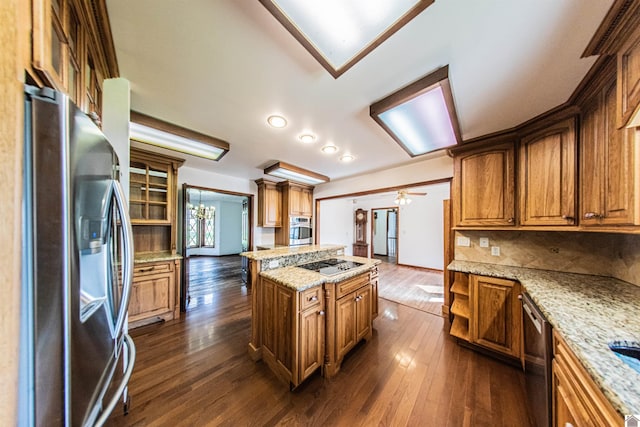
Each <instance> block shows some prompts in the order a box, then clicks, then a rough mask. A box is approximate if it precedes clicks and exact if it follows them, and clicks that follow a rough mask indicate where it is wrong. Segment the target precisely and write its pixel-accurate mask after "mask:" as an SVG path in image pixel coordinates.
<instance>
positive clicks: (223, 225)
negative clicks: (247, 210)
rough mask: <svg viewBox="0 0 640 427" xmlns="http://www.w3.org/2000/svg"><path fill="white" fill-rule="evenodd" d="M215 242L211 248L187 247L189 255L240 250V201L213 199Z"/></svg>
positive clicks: (236, 252)
mask: <svg viewBox="0 0 640 427" xmlns="http://www.w3.org/2000/svg"><path fill="white" fill-rule="evenodd" d="M207 206H213V207H214V208H215V211H216V214H215V219H214V223H215V243H214V247H213V248H191V249H187V254H188V256H191V255H210V256H220V255H234V254H239V253H240V252H242V202H229V201H215V202H213V203H208V204H207Z"/></svg>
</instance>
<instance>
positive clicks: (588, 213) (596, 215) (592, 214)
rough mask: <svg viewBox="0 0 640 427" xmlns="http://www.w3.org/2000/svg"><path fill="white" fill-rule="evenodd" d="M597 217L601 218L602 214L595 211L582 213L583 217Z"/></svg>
mask: <svg viewBox="0 0 640 427" xmlns="http://www.w3.org/2000/svg"><path fill="white" fill-rule="evenodd" d="M597 218H602V215H600V214H598V213H595V212H586V213H585V214H584V219H597Z"/></svg>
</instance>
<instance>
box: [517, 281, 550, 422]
mask: <svg viewBox="0 0 640 427" xmlns="http://www.w3.org/2000/svg"><path fill="white" fill-rule="evenodd" d="M522 325H523V338H524V373H525V383H526V390H527V400H528V404H529V411H530V413H531V415H532V417H533V420H534V421H535V426H536V427H550V426H551V381H552V378H551V360H552V357H553V356H552V350H553V349H552V341H551V325H550V324H549V322H547V319H545V317H544V315H543V314H542V312H540V309H539V308H538V307H536V305H535V304H534V303H533V301H532V300H531V297H529V295H527V294H526V293H525V294H522Z"/></svg>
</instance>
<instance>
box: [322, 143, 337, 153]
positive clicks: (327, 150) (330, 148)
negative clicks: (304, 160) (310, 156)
mask: <svg viewBox="0 0 640 427" xmlns="http://www.w3.org/2000/svg"><path fill="white" fill-rule="evenodd" d="M336 151H338V147H336V146H335V145H325V146H324V147H322V152H323V153H326V154H333V153H335V152H336Z"/></svg>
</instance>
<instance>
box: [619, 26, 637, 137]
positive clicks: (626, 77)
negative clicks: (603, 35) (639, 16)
mask: <svg viewBox="0 0 640 427" xmlns="http://www.w3.org/2000/svg"><path fill="white" fill-rule="evenodd" d="M617 98H618V111H617V113H618V114H617V116H618V120H617V126H618V127H619V128H622V127H624V126H625V125H627V123H629V121H630V120H632V119H633V118H634V116H635V117H636V121H638V123H635V125H636V126H640V117H637V116H638V115H640V27H638V26H637V27H636V28H635V31H634V32H633V33H632V35H631V36H630V37H629V39H628V40H627V41H626V43H624V44H623V45H622V47H621V48H620V51H619V52H618V92H617Z"/></svg>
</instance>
